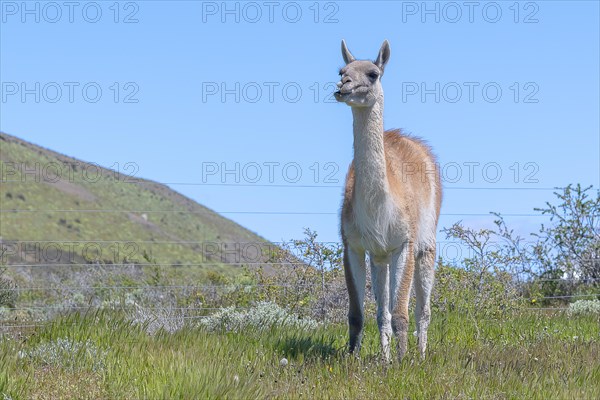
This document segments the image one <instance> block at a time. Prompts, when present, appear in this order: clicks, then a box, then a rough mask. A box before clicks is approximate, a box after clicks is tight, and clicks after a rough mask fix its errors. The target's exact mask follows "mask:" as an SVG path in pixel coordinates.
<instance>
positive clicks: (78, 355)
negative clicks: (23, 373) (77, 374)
mask: <svg viewBox="0 0 600 400" xmlns="http://www.w3.org/2000/svg"><path fill="white" fill-rule="evenodd" d="M20 355H21V357H22V358H25V359H29V360H30V361H31V362H33V363H36V364H40V365H42V366H48V367H58V368H61V369H63V370H66V371H71V372H74V371H78V370H80V369H83V368H85V369H89V370H91V371H94V372H96V371H100V370H102V369H103V368H104V359H105V358H106V355H107V352H106V351H102V350H100V349H99V348H98V347H96V345H94V344H93V343H92V342H91V341H90V340H87V341H85V342H79V341H74V340H72V339H69V338H59V339H56V340H53V341H50V342H46V343H41V344H39V345H38V346H37V347H35V348H34V349H33V350H30V351H22V353H20Z"/></svg>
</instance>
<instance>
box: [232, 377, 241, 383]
mask: <svg viewBox="0 0 600 400" xmlns="http://www.w3.org/2000/svg"><path fill="white" fill-rule="evenodd" d="M233 383H234V384H236V385H237V384H238V383H240V377H239V376H237V375H234V376H233Z"/></svg>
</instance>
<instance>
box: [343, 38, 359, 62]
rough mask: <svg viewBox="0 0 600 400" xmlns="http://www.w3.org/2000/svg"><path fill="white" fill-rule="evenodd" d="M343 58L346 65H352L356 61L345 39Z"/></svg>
mask: <svg viewBox="0 0 600 400" xmlns="http://www.w3.org/2000/svg"><path fill="white" fill-rule="evenodd" d="M342 57H343V58H344V62H345V63H346V64H350V63H351V62H352V61H354V60H356V58H354V56H353V55H352V53H350V50H348V47H346V41H345V40H344V39H342Z"/></svg>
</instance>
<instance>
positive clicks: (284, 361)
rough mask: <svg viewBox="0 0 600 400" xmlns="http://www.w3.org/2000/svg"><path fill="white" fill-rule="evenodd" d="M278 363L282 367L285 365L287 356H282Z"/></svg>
mask: <svg viewBox="0 0 600 400" xmlns="http://www.w3.org/2000/svg"><path fill="white" fill-rule="evenodd" d="M279 365H281V366H282V367H285V366H287V365H288V360H287V358H285V357H284V358H282V359H281V361H279Z"/></svg>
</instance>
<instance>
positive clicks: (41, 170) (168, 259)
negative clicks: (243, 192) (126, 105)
mask: <svg viewBox="0 0 600 400" xmlns="http://www.w3.org/2000/svg"><path fill="white" fill-rule="evenodd" d="M0 168H1V170H0V172H1V182H2V184H1V185H0V242H1V243H2V245H3V247H4V248H5V249H6V251H5V254H4V257H3V261H4V264H8V265H11V264H12V265H15V264H28V265H31V264H40V265H59V264H60V265H63V264H86V263H87V264H89V263H93V264H118V263H128V264H136V263H140V264H143V263H146V264H147V263H149V261H152V262H155V263H158V264H163V265H175V266H178V265H182V264H184V265H190V264H191V265H193V266H195V267H196V268H195V269H196V270H198V269H200V270H202V269H206V268H217V269H219V270H226V269H229V268H228V267H226V266H225V265H224V264H227V263H234V262H236V261H238V262H239V261H241V262H244V261H248V259H247V257H246V258H244V257H243V255H242V256H241V258H238V257H240V254H239V253H240V252H239V251H237V250H239V249H242V250H243V249H244V243H254V244H256V243H259V244H263V243H264V244H265V246H267V247H268V243H267V242H266V241H265V239H263V238H261V237H260V236H258V235H256V234H255V233H253V232H251V231H249V230H248V229H246V228H244V227H242V226H240V225H238V224H236V223H235V222H233V221H231V220H229V219H227V218H224V217H222V216H220V215H218V214H217V213H215V212H214V211H212V210H210V209H208V208H206V207H204V206H202V205H200V204H198V203H196V202H194V201H193V200H191V199H189V198H187V197H185V196H183V195H181V194H179V193H177V192H175V191H174V190H172V189H170V188H169V187H167V186H165V185H162V184H159V183H156V182H152V181H149V180H144V179H139V178H137V177H136V178H131V177H129V176H126V175H123V174H119V173H117V172H115V171H112V170H109V169H104V168H99V167H98V166H96V165H94V164H90V163H87V162H84V161H81V160H77V159H75V158H72V157H68V156H65V155H62V154H59V153H57V152H54V151H51V150H48V149H45V148H42V147H40V146H37V145H34V144H32V143H29V142H26V141H24V140H21V139H18V138H16V137H14V136H10V135H8V134H5V133H0ZM252 246H253V247H256V245H252ZM254 253H255V252H253V254H254ZM265 253H266V252H265ZM254 261H259V260H254Z"/></svg>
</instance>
